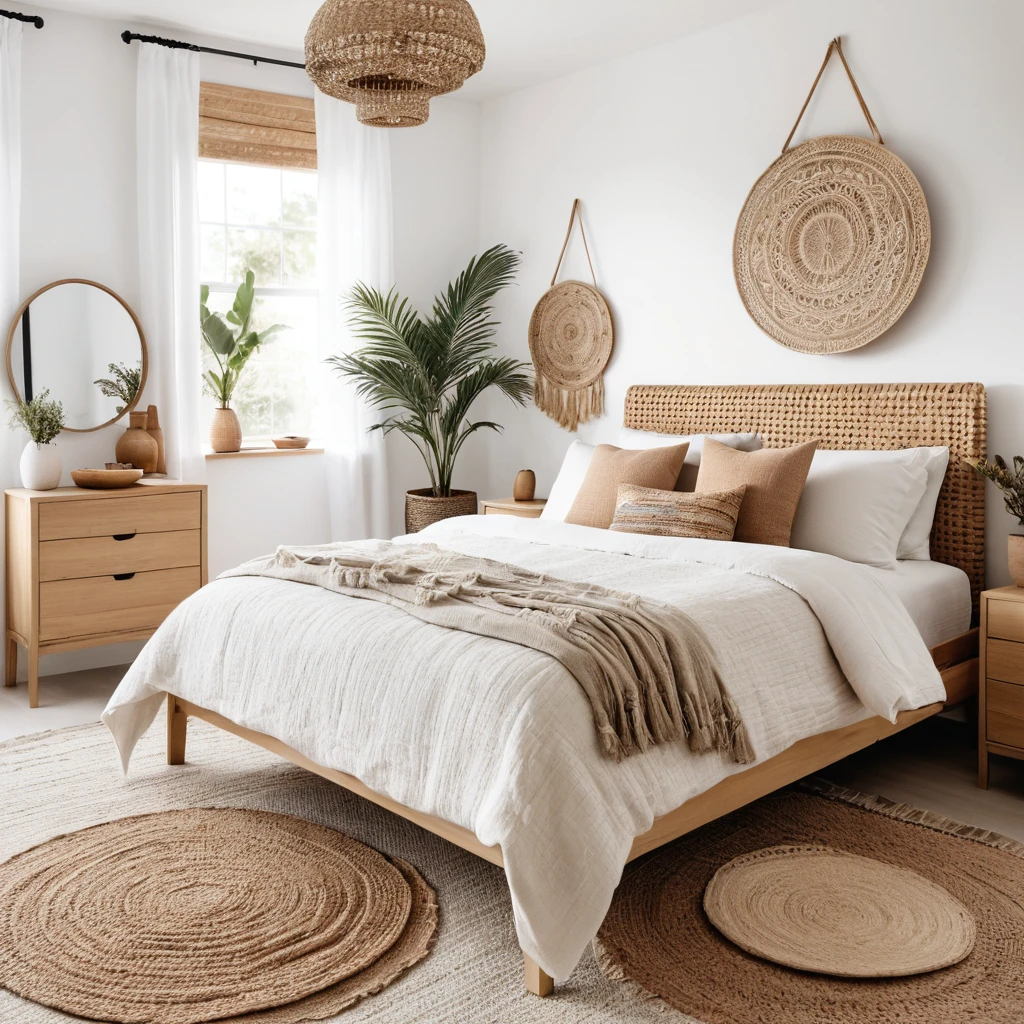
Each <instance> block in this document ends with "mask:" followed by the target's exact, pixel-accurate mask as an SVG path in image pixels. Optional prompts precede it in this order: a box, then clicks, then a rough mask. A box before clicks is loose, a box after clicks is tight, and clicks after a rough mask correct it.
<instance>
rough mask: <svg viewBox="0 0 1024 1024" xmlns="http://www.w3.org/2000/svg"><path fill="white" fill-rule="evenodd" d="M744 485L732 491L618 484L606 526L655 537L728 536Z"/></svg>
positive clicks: (703, 538)
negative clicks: (701, 490) (695, 490)
mask: <svg viewBox="0 0 1024 1024" xmlns="http://www.w3.org/2000/svg"><path fill="white" fill-rule="evenodd" d="M745 490H746V487H742V486H741V487H737V488H736V489H735V490H732V491H707V492H705V493H704V494H696V493H694V492H693V491H659V490H655V489H654V488H653V487H637V486H636V484H620V486H619V497H618V501H617V502H616V505H615V518H614V519H613V520H612V525H611V526H610V527H608V529H610V530H617V531H618V532H620V533H646V534H651V535H653V536H657V537H698V538H700V539H701V540H732V537H733V534H734V533H735V532H736V520H737V519H738V518H739V514H740V505H741V504H742V503H743V492H744V491H745Z"/></svg>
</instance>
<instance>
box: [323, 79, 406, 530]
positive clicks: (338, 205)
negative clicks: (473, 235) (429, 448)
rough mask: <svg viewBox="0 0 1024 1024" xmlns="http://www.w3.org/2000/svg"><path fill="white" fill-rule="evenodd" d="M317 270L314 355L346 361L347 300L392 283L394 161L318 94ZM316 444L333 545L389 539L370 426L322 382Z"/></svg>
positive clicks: (343, 387)
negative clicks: (362, 289)
mask: <svg viewBox="0 0 1024 1024" xmlns="http://www.w3.org/2000/svg"><path fill="white" fill-rule="evenodd" d="M316 149H317V177H318V180H319V197H318V203H317V211H318V213H317V240H318V241H317V244H318V250H317V267H318V277H319V287H320V355H321V357H322V358H326V357H327V356H330V355H335V354H337V353H339V352H343V351H347V350H348V349H349V348H350V347H351V346H352V344H353V341H352V339H351V337H350V335H349V333H348V330H347V328H346V321H347V319H348V314H347V312H346V310H345V305H344V304H345V300H346V296H347V295H348V293H349V291H350V290H351V288H352V285H353V284H355V283H356V281H362V282H363V283H364V284H368V285H371V286H372V287H375V288H380V289H382V290H385V291H386V290H387V289H389V288H390V287H391V285H392V283H393V274H394V270H393V264H392V237H391V236H392V222H391V153H390V147H389V145H388V132H387V131H386V130H385V129H382V128H368V127H367V126H366V125H362V124H360V123H359V122H358V121H357V120H356V116H355V110H354V109H353V107H352V105H351V104H349V103H343V102H342V101H341V100H336V99H333V98H332V97H330V96H325V95H324V94H323V93H321V92H320V91H317V93H316ZM324 378H325V379H324V386H323V391H322V394H321V423H320V434H321V435H322V436H323V438H324V443H325V447H326V449H327V488H328V498H329V501H330V512H331V539H332V540H355V539H359V538H363V537H388V536H390V535H391V529H390V524H389V520H388V481H387V462H386V459H385V454H384V439H383V436H382V435H381V433H380V431H377V430H375V431H373V432H372V433H370V432H368V430H367V428H368V427H369V426H370V425H371V424H373V423H374V422H375V421H376V419H377V414H376V412H375V411H374V410H371V409H369V408H367V406H366V405H365V403H363V402H362V401H360V400H359V398H358V396H357V395H356V393H355V388H354V387H353V386H352V385H351V384H349V383H347V382H344V381H343V380H341V379H340V378H338V377H337V376H336V375H335V374H334V373H333V372H332V373H330V374H325V375H324Z"/></svg>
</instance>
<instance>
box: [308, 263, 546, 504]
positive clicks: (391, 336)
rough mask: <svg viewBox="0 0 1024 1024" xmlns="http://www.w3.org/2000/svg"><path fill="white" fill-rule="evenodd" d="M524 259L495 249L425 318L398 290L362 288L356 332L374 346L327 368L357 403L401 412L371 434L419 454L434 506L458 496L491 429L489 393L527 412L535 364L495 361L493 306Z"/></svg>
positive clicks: (494, 426) (357, 290) (355, 303)
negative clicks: (460, 467) (395, 437)
mask: <svg viewBox="0 0 1024 1024" xmlns="http://www.w3.org/2000/svg"><path fill="white" fill-rule="evenodd" d="M519 264H520V256H519V253H517V252H513V251H512V250H511V249H509V248H508V247H507V246H504V245H496V246H494V247H492V248H490V249H488V250H487V251H486V252H485V253H483V255H481V256H480V257H474V258H473V259H471V260H470V261H469V266H467V267H466V269H465V270H464V271H463V272H462V273H461V274H459V276H458V278H457V279H456V280H455V281H454V282H452V283H451V284H449V285H448V289H447V291H445V292H442V293H441V294H440V295H438V296H437V297H436V298H435V299H434V306H433V310H432V312H431V314H430V316H428V317H425V318H424V317H421V316H420V315H419V313H417V312H416V310H414V309H413V308H412V307H411V306H410V304H409V300H408V299H404V298H401V297H400V296H399V295H398V292H397V291H396V289H394V288H392V289H391V291H390V292H388V294H387V295H384V294H382V293H381V292H379V291H377V290H376V289H374V288H368V287H366V286H365V285H363V284H357V285H356V286H355V287H354V288H353V289H352V293H351V297H350V301H349V309H350V310H351V312H352V315H351V317H350V320H349V324H350V326H351V328H352V331H353V333H354V334H355V336H356V337H357V338H360V339H361V340H363V341H364V342H365V343H366V344H365V345H364V346H363V347H362V348H361V349H359V350H358V351H356V352H353V353H350V354H346V355H339V356H332V357H331V358H330V359H328V360H327V361H328V362H329V363H331V364H332V365H333V366H334V369H335V370H336V372H338V373H339V374H341V375H342V376H344V377H347V378H349V379H351V380H353V381H355V383H356V388H357V391H358V393H359V395H360V396H361V397H362V398H363V399H365V400H366V401H367V402H368V403H369V404H370V405H372V406H375V407H376V408H380V409H389V410H390V409H394V410H401V412H398V413H395V414H393V415H390V416H388V417H387V418H386V419H385V420H384V421H383V422H382V423H378V424H375V425H374V426H373V427H371V428H370V429H371V430H382V431H383V432H384V433H385V435H386V434H389V433H391V431H393V430H397V431H399V432H400V433H402V434H404V435H405V436H406V437H408V438H409V440H410V441H412V443H413V444H414V445H416V448H417V449H418V450H419V453H420V455H421V456H422V457H423V461H424V462H425V463H426V465H427V471H428V472H429V474H430V486H431V489H432V490H433V493H434V497H437V498H446V497H449V496H450V495H451V490H452V486H451V485H452V470H453V469H454V466H455V459H456V457H457V456H458V454H459V451H460V450H461V448H462V446H463V444H465V442H466V440H467V438H469V437H470V435H472V434H474V433H475V432H476V431H477V430H481V429H482V428H484V427H486V428H488V429H490V430H501V426H500V424H498V423H492V422H491V421H489V420H478V421H476V422H473V421H471V420H470V419H469V411H470V407H471V406H472V405H473V403H474V402H475V401H476V399H477V398H479V397H480V395H481V394H483V392H484V391H486V390H487V389H488V388H492V387H494V388H497V389H498V390H499V391H500V392H502V394H504V395H505V396H506V397H508V398H510V399H511V400H512V401H513V402H516V403H517V404H519V405H525V404H526V401H527V399H528V398H529V397H530V395H531V393H532V388H533V379H532V377H531V376H530V375H529V374H528V373H527V372H525V371H527V370H528V369H529V364H528V363H522V362H519V361H518V360H516V359H511V358H509V357H505V356H501V357H498V356H494V355H492V354H491V352H492V350H493V349H494V347H495V344H494V342H493V341H491V340H490V339H491V338H492V337H493V336H494V333H495V330H496V328H497V327H498V324H497V322H496V321H495V320H493V319H492V318H491V314H492V312H493V310H492V308H491V305H490V300H491V299H492V298H493V297H494V296H495V295H496V294H497V293H498V292H499V291H500V290H501V289H502V288H504V287H506V286H507V285H509V284H511V283H512V282H513V280H514V279H515V272H516V270H517V269H518V267H519Z"/></svg>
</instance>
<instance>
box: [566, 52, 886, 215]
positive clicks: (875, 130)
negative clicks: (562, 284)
mask: <svg viewBox="0 0 1024 1024" xmlns="http://www.w3.org/2000/svg"><path fill="white" fill-rule="evenodd" d="M833 50H835V51H836V53H838V54H839V59H840V60H841V61H842V62H843V67H844V68H846V74H847V76H848V77H849V79H850V85H852V86H853V92H854V95H855V96H856V97H857V102H858V103H859V104H860V109H861V110H862V111H863V113H864V117H865V119H866V120H867V122H868V127H869V128H870V129H871V134H872V135H873V136H874V138H875V142H877V143H878V144H879V145H885V143H884V142H883V141H882V133H881V132H880V131H879V130H878V125H877V124H875V119H874V118H873V117H872V116H871V111H870V110H868V105H867V104H866V103H865V102H864V97H863V96H862V95H861V93H860V89H859V87H858V86H857V79H856V78H854V77H853V72H852V71H851V70H850V65H849V64H848V63H847V62H846V56H845V55H844V54H843V44H842V43H841V42H840V41H839V37H838V36H836V38H835V39H833V40H832V42H831V43H829V44H828V49H827V50H826V51H825V59H824V60H823V61H822V62H821V68H820V69H819V71H818V77H817V78H815V79H814V85H812V86H811V91H810V92H809V93H808V94H807V99H805V100H804V105H803V106H802V107H801V108H800V113H799V114H798V115H797V118H796V124H794V125H793V130H792V131H791V132H790V133H789V137H788V138H787V139H786V144H785V145H784V146H783V147H782V152H783V153H785V152H786V150H788V149H789V144H790V143H791V142H792V141H793V136H794V135H796V130H797V128H798V127H799V126H800V121H801V119H802V118H803V116H804V113H805V112H806V110H807V106H808V104H809V103H810V102H811V97H812V96H813V95H814V90H815V89H817V88H818V82H820V81H821V76H822V75H823V74H824V73H825V67H826V66H827V64H828V62H829V58H830V57H831V56H832V51H833ZM569 226H570V227H572V223H571V222H570V224H569Z"/></svg>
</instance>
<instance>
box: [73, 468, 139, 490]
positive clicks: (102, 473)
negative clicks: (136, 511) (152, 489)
mask: <svg viewBox="0 0 1024 1024" xmlns="http://www.w3.org/2000/svg"><path fill="white" fill-rule="evenodd" d="M71 479H72V480H74V482H75V486H76V487H85V488H87V489H89V490H99V491H109V490H111V489H112V488H115V487H131V486H132V484H134V483H136V482H137V481H139V480H141V479H142V470H141V469H73V470H71Z"/></svg>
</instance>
